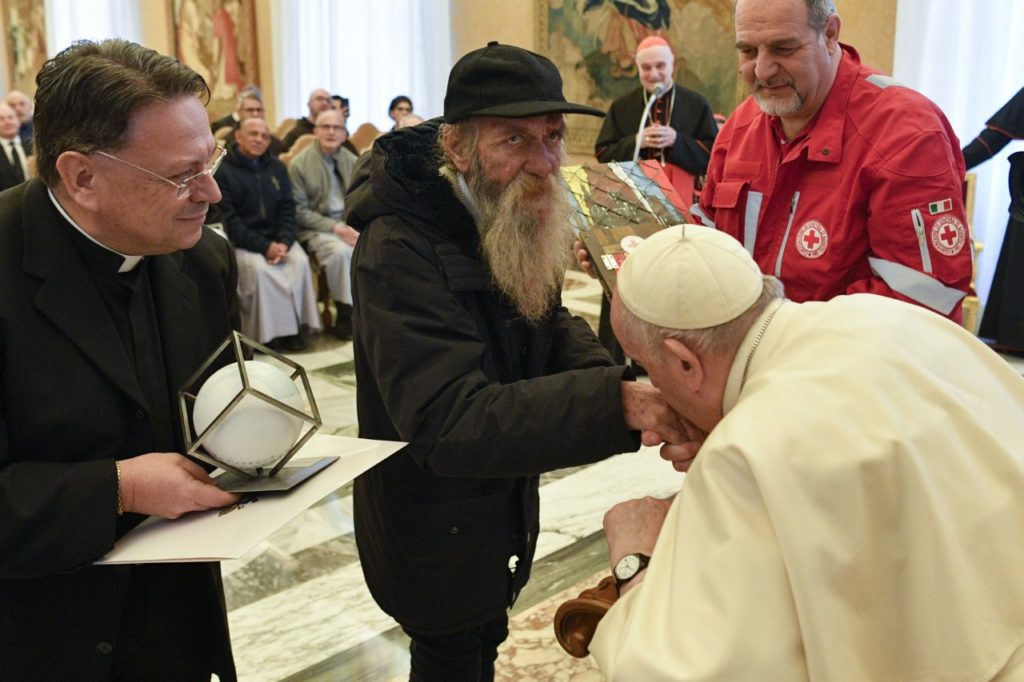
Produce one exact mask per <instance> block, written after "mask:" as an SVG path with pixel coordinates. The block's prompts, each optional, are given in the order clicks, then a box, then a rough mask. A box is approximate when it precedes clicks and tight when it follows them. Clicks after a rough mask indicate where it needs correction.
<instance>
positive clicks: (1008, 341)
mask: <svg viewBox="0 0 1024 682" xmlns="http://www.w3.org/2000/svg"><path fill="white" fill-rule="evenodd" d="M1020 139H1024V88H1021V89H1020V90H1019V91H1018V92H1017V94H1016V95H1014V96H1013V97H1011V98H1010V100H1009V101H1008V102H1007V103H1006V104H1004V105H1003V106H1002V108H1000V109H999V111H997V112H996V113H995V114H993V116H992V118H990V119H989V120H988V121H986V123H985V129H984V130H982V131H981V133H979V134H978V136H977V137H976V138H974V139H973V140H971V142H970V144H968V145H967V146H966V147H964V150H963V151H964V161H965V162H966V163H967V168H968V169H970V168H973V167H974V166H977V165H978V164H979V163H981V162H983V161H987V160H988V159H990V158H992V157H993V156H995V155H996V154H997V153H999V151H1000V150H1001V149H1002V148H1003V147H1005V146H1006V145H1007V144H1009V143H1010V142H1011V141H1012V140H1020ZM1009 162H1010V221H1009V223H1007V225H1006V234H1005V235H1004V236H1003V246H1002V248H1001V249H1000V251H999V260H998V261H997V262H996V272H995V275H993V277H992V286H991V287H990V288H989V294H988V300H987V301H986V302H985V313H984V315H982V318H981V326H980V327H979V329H978V336H980V337H982V338H984V339H988V340H990V341H991V342H992V343H993V344H994V345H995V347H996V348H998V349H999V350H1007V351H1013V352H1018V353H1021V352H1024V152H1017V153H1016V154H1011V155H1010V158H1009Z"/></svg>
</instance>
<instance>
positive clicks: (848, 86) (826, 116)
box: [770, 43, 861, 164]
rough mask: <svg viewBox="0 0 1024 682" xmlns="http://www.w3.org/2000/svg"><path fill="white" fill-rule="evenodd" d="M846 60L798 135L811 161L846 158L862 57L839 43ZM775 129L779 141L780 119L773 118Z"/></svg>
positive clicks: (780, 132)
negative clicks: (849, 114) (852, 101)
mask: <svg viewBox="0 0 1024 682" xmlns="http://www.w3.org/2000/svg"><path fill="white" fill-rule="evenodd" d="M839 46H840V48H841V49H842V51H843V58H842V59H841V60H840V61H839V69H838V70H837V71H836V79H835V81H834V82H833V83H832V88H831V89H830V90H829V92H828V96H827V97H825V101H824V103H822V105H821V109H819V110H818V113H817V114H816V115H815V117H814V118H813V119H811V122H810V124H808V126H807V128H805V129H804V130H803V131H801V133H800V134H799V137H798V139H799V140H801V144H802V145H803V146H804V147H806V149H807V158H808V160H810V161H819V162H821V163H832V164H837V163H839V162H840V161H841V160H842V158H843V132H844V131H845V128H846V109H847V106H848V104H849V101H850V95H851V93H852V92H853V88H854V85H856V83H857V78H858V77H859V75H860V71H861V64H860V55H859V54H857V50H855V49H854V48H852V47H850V46H849V45H846V44H844V43H840V44H839ZM770 120H771V125H772V129H773V130H774V131H775V133H776V134H777V135H779V136H780V139H784V136H783V135H782V126H781V124H780V122H779V119H778V117H776V116H772V117H771V119H770Z"/></svg>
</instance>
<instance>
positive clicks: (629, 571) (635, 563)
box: [615, 554, 640, 580]
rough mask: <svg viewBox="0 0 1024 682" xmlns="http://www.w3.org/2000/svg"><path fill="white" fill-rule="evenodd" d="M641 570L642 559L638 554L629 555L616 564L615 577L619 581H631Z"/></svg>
mask: <svg viewBox="0 0 1024 682" xmlns="http://www.w3.org/2000/svg"><path fill="white" fill-rule="evenodd" d="M639 570H640V557H638V556H637V555H636V554H627V555H626V556H624V557H622V558H621V559H619V563H617V564H615V577H616V578H618V579H619V580H629V579H630V578H632V577H633V576H634V575H636V574H637V572H638V571H639Z"/></svg>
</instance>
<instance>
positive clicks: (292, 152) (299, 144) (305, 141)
mask: <svg viewBox="0 0 1024 682" xmlns="http://www.w3.org/2000/svg"><path fill="white" fill-rule="evenodd" d="M315 139H316V136H315V135H313V133H306V134H305V135H300V136H299V138H298V139H297V140H295V144H293V145H292V148H291V149H289V150H288V151H286V152H285V153H284V154H281V155H280V156H278V157H277V158H279V159H280V160H281V163H283V164H284V165H286V166H287V165H288V164H290V163H291V162H292V159H294V158H295V157H296V156H297V155H298V153H299V152H301V151H302V150H303V149H305V148H306V147H308V146H309V145H310V143H311V142H313V140H315Z"/></svg>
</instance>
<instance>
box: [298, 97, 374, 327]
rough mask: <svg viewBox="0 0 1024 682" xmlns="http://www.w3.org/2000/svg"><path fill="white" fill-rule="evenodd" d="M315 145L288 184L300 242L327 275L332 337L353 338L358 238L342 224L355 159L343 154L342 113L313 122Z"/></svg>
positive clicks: (305, 152)
mask: <svg viewBox="0 0 1024 682" xmlns="http://www.w3.org/2000/svg"><path fill="white" fill-rule="evenodd" d="M313 135H315V136H316V141H317V143H316V144H311V145H309V146H308V147H306V148H305V149H303V150H302V151H301V152H299V153H298V155H296V157H295V158H294V159H292V162H291V163H290V164H289V165H288V177H289V178H290V179H291V181H292V190H293V193H294V196H295V207H296V214H297V217H298V223H299V239H300V240H301V242H302V244H303V245H304V246H305V247H306V249H307V250H309V251H311V252H313V253H315V254H316V257H317V260H318V261H319V262H320V263H321V264H322V265H323V267H324V270H325V271H326V273H327V286H328V287H329V288H330V290H331V300H333V301H334V307H335V308H336V309H337V312H338V315H337V317H336V318H335V325H334V335H335V336H337V337H338V338H339V339H341V340H342V341H348V340H350V339H351V338H352V249H353V247H354V246H355V245H356V240H357V239H358V238H359V233H358V232H356V230H355V229H354V228H352V227H350V226H349V225H348V224H346V223H345V221H344V220H343V218H342V214H343V213H344V210H345V190H347V189H348V184H349V182H350V181H351V179H352V170H353V168H355V165H356V155H355V154H353V153H352V152H350V151H349V150H348V149H345V147H344V146H343V145H344V142H345V140H346V139H347V138H348V133H347V132H346V130H345V119H344V117H343V116H342V115H341V112H339V111H335V110H333V109H329V110H327V111H325V112H323V113H321V114H320V115H319V116H317V119H316V128H315V129H314V130H313Z"/></svg>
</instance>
